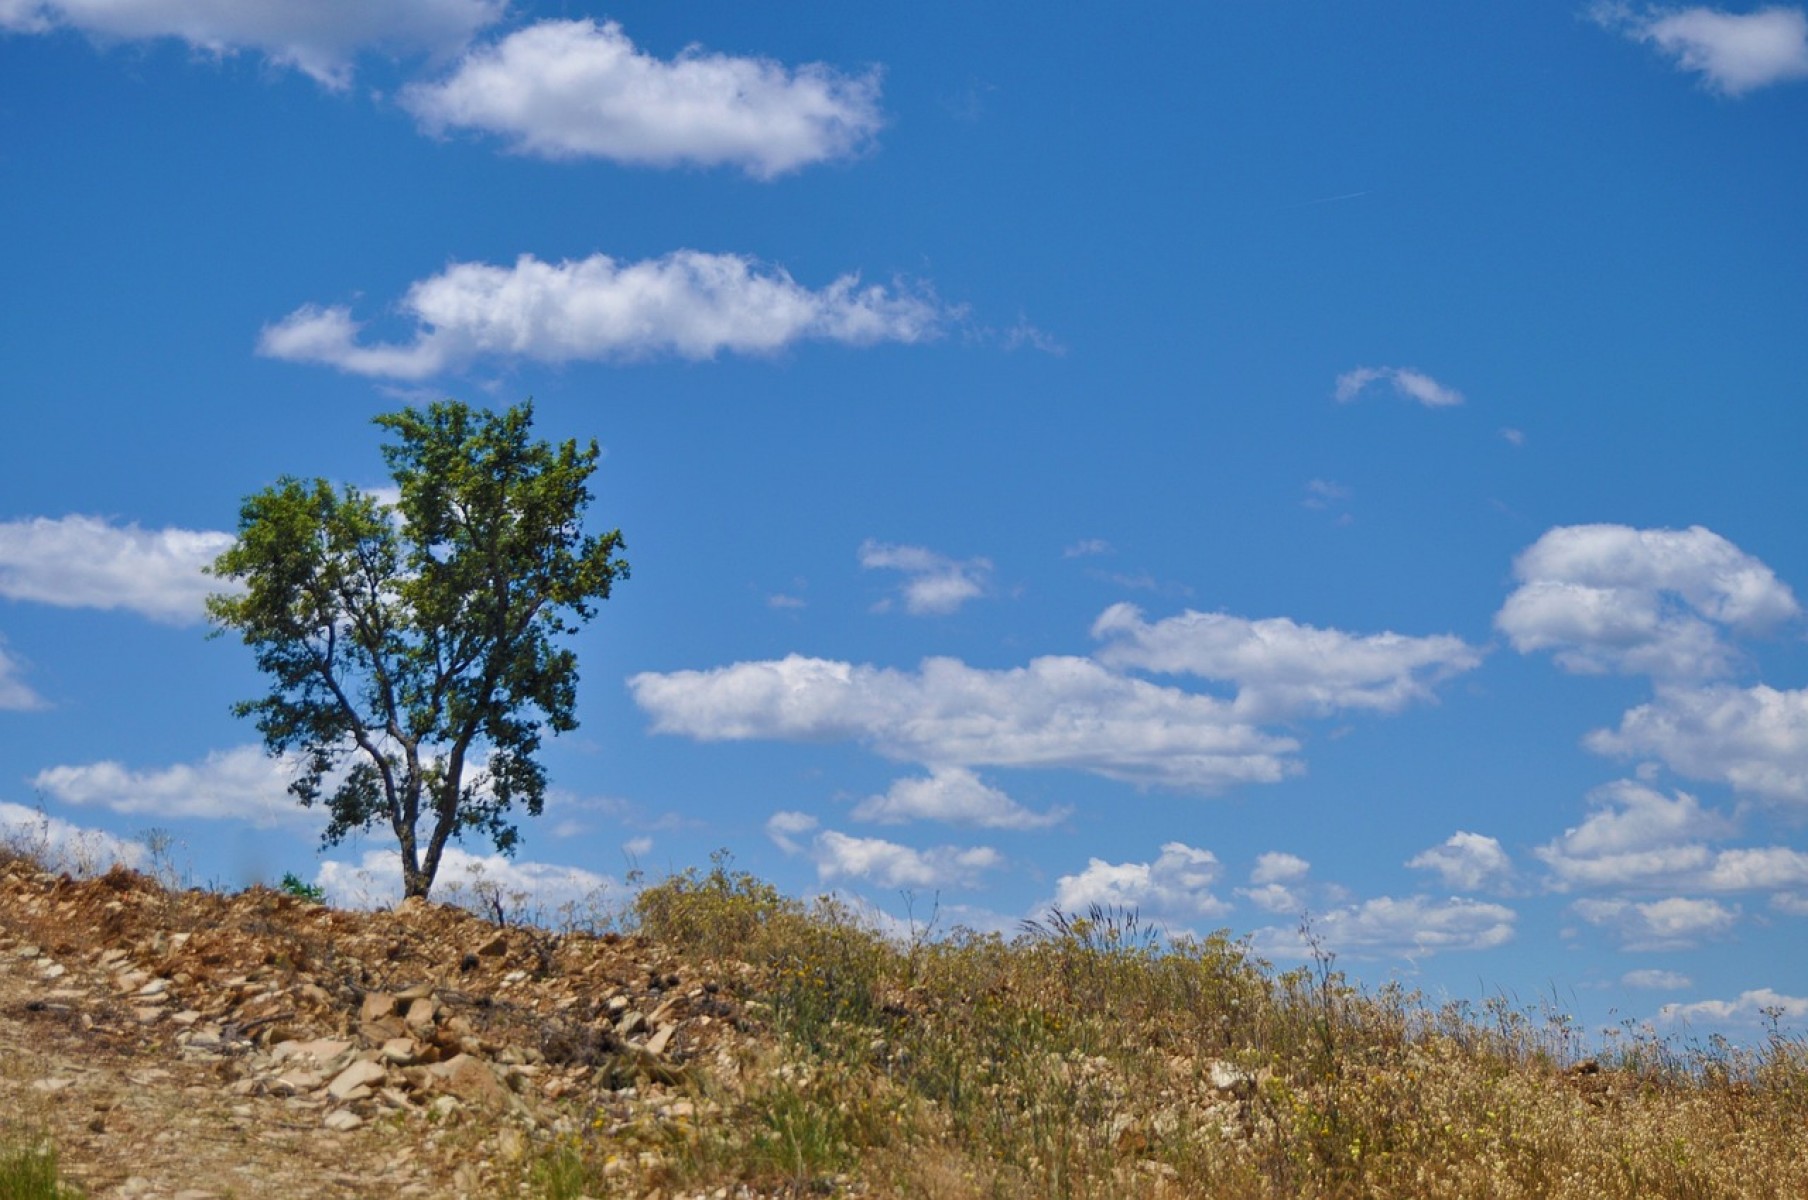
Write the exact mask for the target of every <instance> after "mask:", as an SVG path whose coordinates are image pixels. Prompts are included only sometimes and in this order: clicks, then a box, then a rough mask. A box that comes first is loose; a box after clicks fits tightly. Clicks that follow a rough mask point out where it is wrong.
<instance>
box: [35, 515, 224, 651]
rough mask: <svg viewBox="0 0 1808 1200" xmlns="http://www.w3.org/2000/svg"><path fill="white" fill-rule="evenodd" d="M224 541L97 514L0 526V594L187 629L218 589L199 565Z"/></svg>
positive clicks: (216, 553) (200, 532) (206, 533)
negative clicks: (136, 615) (114, 611)
mask: <svg viewBox="0 0 1808 1200" xmlns="http://www.w3.org/2000/svg"><path fill="white" fill-rule="evenodd" d="M232 540H233V539H232V535H231V534H229V533H221V532H217V531H214V530H193V529H141V528H139V527H138V526H137V525H135V524H133V525H115V524H113V523H111V522H109V521H105V520H102V519H101V518H99V517H84V516H72V517H61V518H57V519H51V518H48V517H32V518H29V519H27V520H21V521H6V522H0V596H5V597H7V598H8V599H12V600H30V601H34V602H36V603H39V604H54V605H57V606H59V607H62V608H102V609H126V610H128V611H131V612H136V613H139V614H141V615H143V616H147V617H150V618H151V619H152V620H154V621H162V622H164V623H166V624H171V625H182V624H190V623H193V622H198V621H200V620H202V619H203V618H204V617H205V615H206V610H205V608H204V606H203V601H204V600H205V599H206V597H207V595H208V594H209V593H210V592H218V591H223V590H225V588H224V586H223V585H222V584H221V583H220V581H218V580H214V579H210V578H208V576H207V575H205V574H204V573H203V572H202V568H203V567H205V566H206V565H208V564H209V563H211V562H212V561H213V560H214V559H215V558H217V557H219V555H220V553H221V552H222V551H224V550H225V549H226V548H227V547H228V546H230V545H231V544H232ZM0 675H3V673H0Z"/></svg>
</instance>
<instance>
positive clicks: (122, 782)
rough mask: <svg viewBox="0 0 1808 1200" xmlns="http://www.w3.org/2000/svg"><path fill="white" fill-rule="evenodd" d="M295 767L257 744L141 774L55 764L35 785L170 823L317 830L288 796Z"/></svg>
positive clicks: (112, 765)
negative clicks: (213, 822) (237, 823)
mask: <svg viewBox="0 0 1808 1200" xmlns="http://www.w3.org/2000/svg"><path fill="white" fill-rule="evenodd" d="M294 775H295V764H293V763H291V762H288V761H286V760H284V759H280V758H271V757H270V756H268V755H266V754H265V753H264V752H263V750H262V749H260V748H259V747H256V746H238V747H235V748H233V749H231V750H216V751H213V752H211V753H210V754H208V755H207V757H206V758H204V759H202V760H201V761H200V762H199V763H179V764H177V765H175V766H171V767H162V768H158V769H153V770H142V771H135V770H131V769H129V768H127V767H124V766H122V765H120V764H119V763H116V762H97V763H86V764H83V765H80V766H56V767H48V768H46V769H44V770H42V771H39V772H38V773H37V774H36V775H35V776H33V777H32V781H31V782H32V786H33V787H36V788H38V789H39V790H41V791H42V792H43V793H44V794H45V795H47V796H51V797H53V798H54V799H56V800H57V801H59V802H60V803H63V804H68V805H72V806H75V807H90V808H105V809H110V810H111V811H113V812H117V813H128V814H131V815H134V816H148V817H156V818H160V819H168V820H180V819H188V818H195V819H201V820H231V821H249V822H251V823H252V824H254V825H258V826H270V825H277V824H319V823H320V821H319V818H318V816H317V814H318V810H308V809H304V808H302V807H301V806H300V805H299V804H298V803H297V802H296V800H295V798H294V797H293V796H291V795H289V793H288V786H289V781H290V780H291V779H292V778H294Z"/></svg>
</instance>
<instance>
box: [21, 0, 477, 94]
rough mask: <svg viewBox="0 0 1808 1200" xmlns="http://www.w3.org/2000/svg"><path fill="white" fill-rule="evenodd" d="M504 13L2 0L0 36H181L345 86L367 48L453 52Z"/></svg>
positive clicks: (446, 7) (191, 0) (473, 1)
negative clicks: (62, 32)
mask: <svg viewBox="0 0 1808 1200" xmlns="http://www.w3.org/2000/svg"><path fill="white" fill-rule="evenodd" d="M505 8H506V5H505V3H504V0H383V2H382V3H380V4H373V3H370V0H307V2H306V3H296V2H295V0H231V2H230V3H211V2H209V0H5V2H0V31H4V30H11V31H14V32H24V33H47V32H50V31H51V30H54V29H60V28H68V29H76V30H80V31H81V32H83V33H86V34H91V35H94V36H97V37H102V38H108V39H130V40H138V39H151V38H166V37H167V38H177V39H180V40H181V41H184V42H186V43H188V45H190V46H192V47H193V48H195V49H196V50H200V51H203V52H204V53H207V54H214V55H227V54H232V53H235V52H237V51H240V50H253V51H257V52H260V53H262V54H264V55H266V56H267V57H268V58H269V59H270V60H271V61H272V62H274V63H277V64H279V65H281V66H286V67H293V68H295V69H296V70H299V71H301V72H303V73H305V74H307V75H310V76H312V77H313V78H314V79H316V80H318V81H319V82H321V83H323V84H325V85H327V86H328V87H333V88H343V87H345V86H347V85H349V84H350V83H351V77H352V61H353V59H354V58H356V57H357V55H358V53H359V52H360V51H363V50H367V49H376V50H387V51H400V52H403V53H427V54H438V53H445V52H448V51H455V50H458V49H460V48H461V47H463V46H464V45H465V43H466V42H467V41H468V40H469V39H470V37H471V35H472V34H474V33H476V32H477V30H479V29H482V28H483V27H485V26H487V25H490V24H493V23H494V22H496V21H498V20H500V19H501V17H502V15H503V12H504V10H505Z"/></svg>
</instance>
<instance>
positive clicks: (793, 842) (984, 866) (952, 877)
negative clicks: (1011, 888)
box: [766, 812, 1004, 888]
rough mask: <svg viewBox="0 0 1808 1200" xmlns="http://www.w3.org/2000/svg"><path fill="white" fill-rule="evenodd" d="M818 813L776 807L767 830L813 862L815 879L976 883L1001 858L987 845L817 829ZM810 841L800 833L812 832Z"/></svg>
mask: <svg viewBox="0 0 1808 1200" xmlns="http://www.w3.org/2000/svg"><path fill="white" fill-rule="evenodd" d="M816 826H817V822H816V818H814V817H812V816H809V815H808V814H806V813H799V812H778V813H774V814H772V816H771V818H770V819H768V820H767V822H766V833H767V836H769V837H770V838H771V839H772V840H773V842H774V843H775V844H776V845H777V846H778V847H779V848H780V849H781V850H783V851H785V853H787V854H802V855H804V856H805V857H807V858H809V859H810V861H811V862H813V863H814V864H815V865H816V874H817V877H818V878H819V879H822V880H823V881H825V882H827V881H829V880H833V879H859V880H865V881H867V882H869V883H873V884H877V885H879V886H881V887H887V888H942V887H974V886H977V885H978V884H979V882H980V878H981V876H982V875H983V874H984V873H985V872H986V871H989V870H993V869H995V868H997V867H999V866H1000V865H1002V864H1003V861H1004V860H1003V859H1002V858H1001V857H1000V856H999V853H998V851H996V850H994V849H992V847H990V846H935V847H932V848H930V849H928V850H916V849H912V848H911V847H909V846H904V845H900V844H899V843H897V842H891V841H886V840H885V839H884V838H867V837H852V836H850V835H848V834H845V833H840V832H838V831H836V830H833V829H826V830H823V831H822V832H820V833H815V830H816ZM813 833H814V836H811V837H810V838H809V841H808V842H807V843H806V842H802V841H800V840H799V839H801V838H803V837H805V836H806V835H810V834H813Z"/></svg>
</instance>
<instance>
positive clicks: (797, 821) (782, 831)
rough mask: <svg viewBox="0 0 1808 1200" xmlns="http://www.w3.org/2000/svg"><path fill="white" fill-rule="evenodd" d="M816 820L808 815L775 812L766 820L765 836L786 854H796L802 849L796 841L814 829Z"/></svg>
mask: <svg viewBox="0 0 1808 1200" xmlns="http://www.w3.org/2000/svg"><path fill="white" fill-rule="evenodd" d="M816 825H817V820H816V818H815V817H813V816H811V815H810V814H809V813H801V812H775V813H773V814H772V815H771V816H770V817H767V818H766V836H767V837H769V838H771V839H772V841H773V843H774V844H775V845H777V846H778V848H779V849H781V850H783V851H784V852H785V853H786V854H796V853H798V852H800V851H801V850H802V849H803V847H802V846H799V845H798V844H797V841H796V839H797V838H799V837H802V836H803V835H804V834H806V833H810V832H813V831H814V830H815V829H816Z"/></svg>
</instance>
